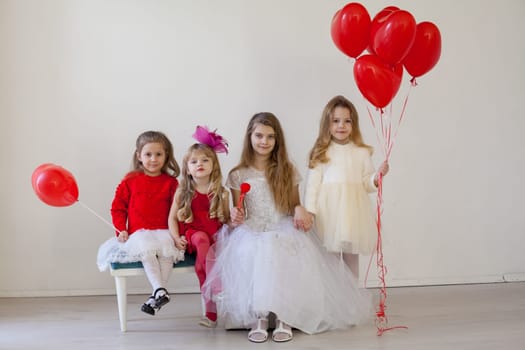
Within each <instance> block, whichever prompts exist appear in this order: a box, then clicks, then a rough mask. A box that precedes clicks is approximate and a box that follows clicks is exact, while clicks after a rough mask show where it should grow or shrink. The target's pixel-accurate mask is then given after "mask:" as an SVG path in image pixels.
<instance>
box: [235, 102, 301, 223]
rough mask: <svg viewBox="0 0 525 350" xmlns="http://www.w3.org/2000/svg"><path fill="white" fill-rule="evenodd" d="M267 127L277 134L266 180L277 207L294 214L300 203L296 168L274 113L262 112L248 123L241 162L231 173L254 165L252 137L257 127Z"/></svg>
mask: <svg viewBox="0 0 525 350" xmlns="http://www.w3.org/2000/svg"><path fill="white" fill-rule="evenodd" d="M259 124H260V125H266V126H269V127H271V128H272V129H273V130H274V132H275V146H274V147H273V150H272V152H271V154H270V157H269V159H268V163H267V166H266V170H265V175H266V179H267V180H268V184H269V186H270V190H271V192H272V194H273V198H274V201H275V206H276V207H277V209H278V210H279V211H280V212H282V213H285V214H292V213H293V210H294V208H295V206H296V205H297V204H299V203H298V198H295V196H294V195H293V191H294V186H295V184H294V181H293V179H294V177H295V168H294V166H293V164H292V163H291V162H290V160H289V158H288V152H287V150H286V143H285V141H284V132H283V129H282V127H281V123H280V122H279V119H277V117H276V116H275V115H273V114H272V113H268V112H262V113H257V114H255V115H254V116H253V117H252V118H251V119H250V122H249V123H248V127H247V128H246V134H245V136H244V145H243V149H242V154H241V160H240V162H239V164H237V166H236V167H235V168H233V169H232V170H231V171H230V173H231V172H233V171H234V170H237V169H240V168H248V167H249V166H251V165H253V163H254V160H255V151H254V150H253V146H252V142H251V136H252V133H253V131H254V129H255V128H256V126H257V125H259Z"/></svg>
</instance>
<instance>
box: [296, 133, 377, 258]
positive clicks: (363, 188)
mask: <svg viewBox="0 0 525 350" xmlns="http://www.w3.org/2000/svg"><path fill="white" fill-rule="evenodd" d="M327 156H328V158H329V162H328V163H322V164H318V165H317V166H316V167H315V168H314V169H309V171H308V180H307V184H306V193H305V207H306V210H308V211H309V212H311V213H314V214H315V223H316V229H317V232H318V233H319V236H320V237H321V240H322V242H323V245H324V246H325V247H326V249H328V250H329V251H331V252H341V251H342V252H347V253H353V254H370V253H372V251H373V249H374V248H375V245H376V241H377V229H376V226H375V217H374V211H373V206H372V202H371V200H370V195H369V194H370V193H371V192H374V191H376V190H377V188H376V187H375V186H374V183H373V178H374V176H375V170H374V166H373V164H372V159H371V156H370V152H369V150H368V149H366V148H364V147H357V146H356V145H354V144H353V143H348V144H346V145H340V144H337V143H333V142H332V143H331V144H330V146H329V147H328V150H327Z"/></svg>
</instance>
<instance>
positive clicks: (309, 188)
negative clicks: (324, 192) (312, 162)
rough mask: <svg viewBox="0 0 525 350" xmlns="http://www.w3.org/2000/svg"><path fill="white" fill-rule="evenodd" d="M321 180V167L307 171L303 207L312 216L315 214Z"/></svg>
mask: <svg viewBox="0 0 525 350" xmlns="http://www.w3.org/2000/svg"><path fill="white" fill-rule="evenodd" d="M322 180H323V170H322V166H321V165H318V166H316V167H315V168H313V169H308V178H307V181H306V189H305V194H304V207H305V208H306V210H307V211H308V212H310V213H311V214H312V215H315V214H316V213H317V201H318V197H319V189H320V188H321V182H322Z"/></svg>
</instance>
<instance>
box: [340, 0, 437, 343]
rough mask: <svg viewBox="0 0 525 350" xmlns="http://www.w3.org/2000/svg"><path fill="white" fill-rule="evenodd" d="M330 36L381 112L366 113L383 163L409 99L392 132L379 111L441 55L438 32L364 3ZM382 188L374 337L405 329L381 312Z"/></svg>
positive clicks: (347, 9)
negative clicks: (351, 60)
mask: <svg viewBox="0 0 525 350" xmlns="http://www.w3.org/2000/svg"><path fill="white" fill-rule="evenodd" d="M331 35H332V39H333V41H334V43H335V45H336V46H337V48H339V50H341V51H342V52H343V53H345V54H346V55H347V56H349V57H352V58H355V59H356V60H355V62H354V79H355V82H356V84H357V87H358V88H359V91H360V92H361V94H362V95H363V96H364V97H365V98H366V99H367V100H368V101H369V102H370V103H371V104H372V105H374V106H375V107H376V108H377V109H379V111H380V112H379V120H378V122H377V123H376V122H374V118H373V117H372V113H371V112H370V109H368V114H369V116H370V120H371V122H372V125H373V127H374V128H375V129H376V133H377V137H378V140H379V142H380V143H381V146H382V148H383V152H384V155H385V158H386V159H387V160H388V159H389V158H390V154H391V151H392V147H393V144H394V140H395V138H396V136H397V130H398V129H397V128H398V127H399V124H400V123H401V120H402V119H403V114H404V111H405V107H406V104H407V101H408V95H407V97H406V98H405V102H404V104H403V110H402V111H401V113H400V116H399V120H398V121H397V125H394V128H392V118H391V109H390V112H389V113H387V114H385V113H384V110H383V108H384V107H386V106H387V105H389V104H390V103H391V102H392V100H393V98H394V97H395V96H396V94H397V92H398V90H399V88H400V85H401V80H402V77H403V71H404V70H406V71H407V72H408V73H409V74H410V75H411V76H412V79H411V83H412V85H411V86H415V85H416V78H418V77H420V76H422V75H423V74H426V73H427V72H428V71H430V70H431V69H432V68H433V67H434V66H435V65H436V63H437V62H438V60H439V57H440V55H441V34H440V33H439V29H438V27H437V26H436V25H435V24H433V23H431V22H421V23H417V24H416V20H415V19H414V16H412V14H410V12H408V11H405V10H401V9H399V8H398V7H395V6H388V7H385V8H384V9H383V10H381V11H379V13H378V14H377V15H375V17H374V18H373V19H371V18H370V15H369V14H368V11H367V10H366V8H365V7H364V6H363V5H361V4H359V3H356V2H353V3H349V4H347V5H345V6H344V7H343V8H342V9H340V10H339V11H337V12H336V13H335V15H334V17H333V19H332V25H331ZM365 49H367V51H368V53H367V54H363V51H365ZM378 129H380V130H378ZM382 189H383V181H382V176H381V175H380V176H379V179H378V189H377V205H376V224H377V244H376V251H375V256H376V263H377V268H378V278H379V284H380V288H379V304H378V307H377V310H376V326H377V330H378V332H377V334H378V335H382V334H383V333H384V332H385V331H387V330H391V329H394V328H406V327H404V326H395V327H388V325H387V324H388V318H387V316H386V311H385V310H386V299H387V292H386V282H385V275H386V267H385V264H384V261H383V248H382V221H381V216H382V213H383V190H382ZM372 257H373V256H372ZM372 257H371V259H370V264H369V267H368V268H369V269H370V265H371V262H372ZM367 277H368V272H367ZM365 281H366V279H365ZM365 283H366V282H365Z"/></svg>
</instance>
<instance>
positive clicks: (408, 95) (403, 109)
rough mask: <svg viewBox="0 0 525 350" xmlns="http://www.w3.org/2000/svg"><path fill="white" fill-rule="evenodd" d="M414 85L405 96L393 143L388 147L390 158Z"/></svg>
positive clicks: (388, 156)
mask: <svg viewBox="0 0 525 350" xmlns="http://www.w3.org/2000/svg"><path fill="white" fill-rule="evenodd" d="M414 86H415V85H414V84H411V85H410V87H409V89H408V92H407V95H406V97H405V101H404V102H403V108H402V109H401V113H400V114H399V120H398V122H397V125H396V127H395V130H394V137H393V138H392V143H391V144H390V145H389V147H388V152H387V156H386V157H387V158H390V154H391V153H392V148H393V147H394V141H395V140H396V138H397V133H398V131H399V127H400V126H401V122H402V121H403V117H404V116H405V110H406V108H407V103H408V98H409V97H410V91H412V87H414Z"/></svg>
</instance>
